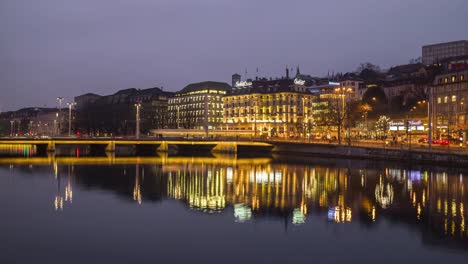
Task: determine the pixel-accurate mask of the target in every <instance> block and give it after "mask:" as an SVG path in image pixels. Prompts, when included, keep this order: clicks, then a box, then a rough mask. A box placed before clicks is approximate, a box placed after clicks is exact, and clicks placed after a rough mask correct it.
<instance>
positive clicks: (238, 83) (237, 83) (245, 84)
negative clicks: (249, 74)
mask: <svg viewBox="0 0 468 264" xmlns="http://www.w3.org/2000/svg"><path fill="white" fill-rule="evenodd" d="M247 86H252V82H248V81H240V82H236V87H238V88H242V87H247Z"/></svg>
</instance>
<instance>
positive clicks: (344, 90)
mask: <svg viewBox="0 0 468 264" xmlns="http://www.w3.org/2000/svg"><path fill="white" fill-rule="evenodd" d="M352 91H353V89H352V88H346V87H339V88H336V89H335V92H338V96H339V97H341V101H342V111H343V113H342V112H341V111H339V109H340V107H339V106H338V115H339V116H338V130H339V131H341V126H342V124H343V121H344V118H345V114H346V118H347V120H348V146H350V145H351V122H350V117H349V112H350V111H349V109H348V111H346V108H348V107H349V104H346V103H345V99H346V101H347V98H346V97H347V95H348V93H352ZM339 134H340V135H338V142H339V144H341V133H339Z"/></svg>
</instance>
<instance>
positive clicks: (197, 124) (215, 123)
mask: <svg viewBox="0 0 468 264" xmlns="http://www.w3.org/2000/svg"><path fill="white" fill-rule="evenodd" d="M230 90H231V86H229V84H227V83H223V82H211V81H208V82H201V83H192V84H189V85H187V86H186V87H185V88H184V89H182V90H181V91H179V92H177V93H176V94H175V96H174V97H172V98H170V99H169V107H168V113H169V124H170V126H169V127H170V128H185V129H204V130H208V129H216V128H219V127H220V125H221V123H222V121H223V101H222V97H223V96H224V95H226V94H227V92H229V91H230Z"/></svg>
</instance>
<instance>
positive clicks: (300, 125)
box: [222, 70, 313, 138]
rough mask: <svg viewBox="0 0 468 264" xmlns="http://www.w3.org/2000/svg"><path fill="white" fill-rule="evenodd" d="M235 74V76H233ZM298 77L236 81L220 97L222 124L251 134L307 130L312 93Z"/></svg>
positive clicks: (286, 134)
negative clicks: (230, 89) (221, 101)
mask: <svg viewBox="0 0 468 264" xmlns="http://www.w3.org/2000/svg"><path fill="white" fill-rule="evenodd" d="M236 77H237V76H236ZM306 82H307V81H305V80H301V79H300V78H295V79H290V78H289V71H288V70H287V71H286V78H281V79H276V80H272V79H266V78H261V79H258V78H257V79H256V80H246V81H238V82H236V85H235V87H233V89H232V91H231V93H229V94H228V95H226V96H225V97H224V98H223V106H224V121H223V123H224V124H223V128H222V129H226V130H230V132H235V131H239V132H240V131H242V132H245V131H251V133H252V136H264V137H283V138H285V137H299V136H305V134H306V133H308V131H310V127H311V124H312V122H313V120H312V97H313V96H312V95H311V94H310V93H309V92H308V91H307V89H306V88H307V83H306Z"/></svg>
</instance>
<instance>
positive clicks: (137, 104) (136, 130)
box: [135, 103, 141, 139]
mask: <svg viewBox="0 0 468 264" xmlns="http://www.w3.org/2000/svg"><path fill="white" fill-rule="evenodd" d="M135 107H136V127H135V138H136V139H140V108H141V103H136V104H135Z"/></svg>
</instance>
